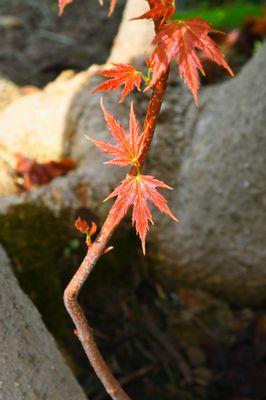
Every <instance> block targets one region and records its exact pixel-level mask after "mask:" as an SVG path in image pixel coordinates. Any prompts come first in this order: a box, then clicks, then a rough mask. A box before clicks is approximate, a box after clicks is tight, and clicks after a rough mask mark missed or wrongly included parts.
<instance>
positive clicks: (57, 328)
mask: <svg viewBox="0 0 266 400" xmlns="http://www.w3.org/2000/svg"><path fill="white" fill-rule="evenodd" d="M69 218H70V211H69V210H65V211H64V212H63V213H62V214H61V215H60V216H58V217H55V216H54V215H53V213H52V212H51V211H49V210H48V209H47V208H45V207H42V206H35V205H32V204H22V205H17V206H14V207H13V208H10V209H9V211H8V213H7V214H6V215H0V226H1V230H0V242H1V243H2V244H3V245H4V247H5V249H6V250H7V252H8V254H9V257H10V258H11V261H12V265H13V267H14V270H15V273H16V276H17V278H18V280H19V283H20V285H21V287H22V289H23V290H24V291H25V293H27V294H28V295H29V297H30V298H31V299H32V301H33V302H34V303H35V305H36V306H37V308H38V309H39V311H40V313H41V315H42V317H43V320H44V322H45V324H46V326H47V327H48V329H49V330H50V331H51V332H52V333H53V334H54V335H55V336H56V337H60V336H61V334H62V332H63V329H64V326H65V320H66V312H65V309H64V305H63V301H62V292H63V290H62V287H61V279H60V270H59V259H60V257H61V255H62V252H63V250H64V246H65V243H66V240H67V234H66V231H67V230H66V225H67V222H68V221H69Z"/></svg>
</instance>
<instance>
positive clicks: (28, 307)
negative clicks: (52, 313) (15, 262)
mask: <svg viewBox="0 0 266 400" xmlns="http://www.w3.org/2000/svg"><path fill="white" fill-rule="evenodd" d="M0 264H1V274H0V285H1V292H0V309H1V313H0V354H1V357H0V371H1V374H0V399H1V400H48V399H49V400H50V399H53V400H62V399H65V400H85V399H86V396H85V394H84V393H83V391H82V389H81V388H80V387H79V385H78V383H77V381H76V380H75V378H74V377H73V375H72V373H71V372H70V370H69V368H68V367H67V366H66V364H65V362H64V360H63V358H62V356H61V355H60V353H59V351H58V349H57V347H56V344H55V342H54V340H53V338H52V337H51V335H50V334H49V333H48V331H47V329H46V328H45V326H44V324H43V322H42V320H41V317H40V315H39V313H38V311H37V310H36V309H35V307H34V306H33V304H32V303H31V301H30V300H29V299H28V297H27V296H26V295H25V294H24V293H23V292H22V291H21V289H20V287H19V285H18V283H17V281H16V279H15V277H14V275H13V273H12V270H11V267H10V263H9V260H8V258H7V256H6V254H5V252H4V251H3V249H2V247H0Z"/></svg>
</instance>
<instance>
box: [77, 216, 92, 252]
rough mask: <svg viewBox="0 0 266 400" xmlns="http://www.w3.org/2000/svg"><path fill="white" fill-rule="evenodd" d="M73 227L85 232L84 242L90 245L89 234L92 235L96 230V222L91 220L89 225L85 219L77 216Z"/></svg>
mask: <svg viewBox="0 0 266 400" xmlns="http://www.w3.org/2000/svg"><path fill="white" fill-rule="evenodd" d="M75 227H76V229H77V230H78V231H80V232H81V233H84V234H86V243H87V245H88V246H89V247H90V246H91V245H92V240H91V236H93V235H94V234H95V233H96V231H97V225H96V223H95V222H94V221H92V223H91V226H90V225H89V224H88V222H87V221H86V220H85V219H83V218H80V217H78V219H77V220H76V222H75Z"/></svg>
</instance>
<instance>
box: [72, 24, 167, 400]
mask: <svg viewBox="0 0 266 400" xmlns="http://www.w3.org/2000/svg"><path fill="white" fill-rule="evenodd" d="M159 25H160V21H155V30H157V29H158V27H159ZM168 73H169V70H167V71H166V73H165V74H164V75H163V77H162V78H161V79H160V80H159V81H158V83H157V85H156V87H155V88H153V92H152V94H151V98H150V101H149V104H148V109H147V113H146V118H145V122H144V134H145V137H144V145H143V151H142V154H141V156H140V159H139V162H140V165H141V168H142V167H143V165H144V162H145V159H146V157H147V154H148V152H149V149H150V145H151V142H152V138H153V135H154V131H155V127H156V123H157V120H158V117H159V114H160V110H161V105H162V101H163V98H164V94H165V90H166V87H167V78H168ZM135 172H136V171H135V168H132V169H131V171H130V173H132V174H134V173H135ZM119 223H120V221H116V223H114V218H113V215H112V211H110V212H109V214H108V216H107V219H106V221H105V223H104V225H103V226H102V229H101V231H100V233H99V235H98V236H97V238H96V240H95V241H94V242H93V244H92V245H91V246H90V247H89V248H88V252H87V254H86V256H85V258H84V260H83V262H82V263H81V265H80V267H79V268H78V270H77V272H76V273H75V275H74V276H73V278H72V280H71V281H70V283H69V284H68V286H67V288H66V289H65V292H64V303H65V306H66V309H67V311H68V313H69V315H70V316H71V318H72V320H73V322H74V324H75V326H76V329H77V335H78V338H79V340H80V341H81V344H82V346H83V348H84V350H85V353H86V355H87V357H88V359H89V361H90V363H91V365H92V367H93V369H94V371H95V372H96V374H97V376H98V377H99V379H100V380H101V382H102V384H103V385H104V387H105V389H106V391H107V393H108V394H109V395H110V396H111V398H112V399H113V400H130V398H129V397H128V395H127V394H126V393H125V392H124V390H123V389H122V387H121V385H120V384H119V382H118V381H117V380H116V378H115V377H114V376H113V374H112V373H111V371H110V369H109V367H108V366H107V364H106V363H105V361H104V359H103V357H102V355H101V353H100V351H99V349H98V347H97V344H96V342H95V340H94V337H93V331H92V329H91V328H90V326H89V324H88V321H87V319H86V316H85V314H84V312H83V310H82V308H81V307H80V305H79V303H78V301H77V298H78V295H79V292H80V290H81V289H82V287H83V285H84V283H85V282H86V280H87V278H88V276H89V275H90V273H91V271H92V270H93V268H94V266H95V264H96V262H97V261H98V259H99V258H100V257H101V255H102V254H103V253H104V250H105V249H106V247H107V244H108V242H109V240H110V238H111V236H112V235H113V233H114V231H115V229H116V227H117V226H118V224H119Z"/></svg>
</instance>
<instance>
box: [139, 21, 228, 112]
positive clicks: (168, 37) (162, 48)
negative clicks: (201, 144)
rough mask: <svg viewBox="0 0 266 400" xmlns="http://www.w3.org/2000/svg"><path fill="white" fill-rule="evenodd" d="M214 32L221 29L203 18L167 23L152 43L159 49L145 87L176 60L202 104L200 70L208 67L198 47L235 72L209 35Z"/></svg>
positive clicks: (180, 70) (193, 92)
mask: <svg viewBox="0 0 266 400" xmlns="http://www.w3.org/2000/svg"><path fill="white" fill-rule="evenodd" d="M211 32H217V31H216V30H214V29H212V27H211V25H210V24H209V23H208V22H206V21H203V20H202V19H201V18H193V19H187V20H178V21H173V22H170V23H168V24H166V25H164V26H163V27H162V28H161V29H160V30H159V32H158V33H157V35H156V36H155V38H154V40H153V42H152V44H153V45H154V46H155V49H154V51H153V53H152V55H151V57H150V59H149V62H150V65H151V68H152V72H153V75H152V80H151V82H150V83H149V85H148V87H147V88H146V89H145V90H147V89H148V88H151V87H152V86H154V85H155V84H156V83H157V82H158V80H159V79H160V78H161V76H162V74H163V73H164V72H165V71H166V70H167V68H168V67H169V65H170V63H171V61H172V60H176V61H177V63H178V64H179V72H180V76H181V77H182V78H183V79H184V81H185V83H186V84H187V86H188V87H189V89H190V90H191V92H192V94H193V96H194V99H195V102H196V104H197V105H198V90H199V72H198V71H200V72H201V73H202V74H204V70H203V67H202V64H201V61H200V58H199V55H198V54H197V49H198V50H201V51H202V52H203V53H204V54H205V56H206V57H207V58H209V59H210V60H212V61H214V62H216V63H217V64H218V65H221V66H222V67H224V68H225V69H226V70H227V71H228V72H229V74H231V75H233V72H232V70H231V68H230V67H229V65H228V64H227V62H226V61H225V59H224V58H223V56H222V54H221V52H220V50H219V49H218V47H217V45H216V43H215V42H214V41H213V40H212V39H211V38H210V37H209V36H208V34H209V33H211Z"/></svg>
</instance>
